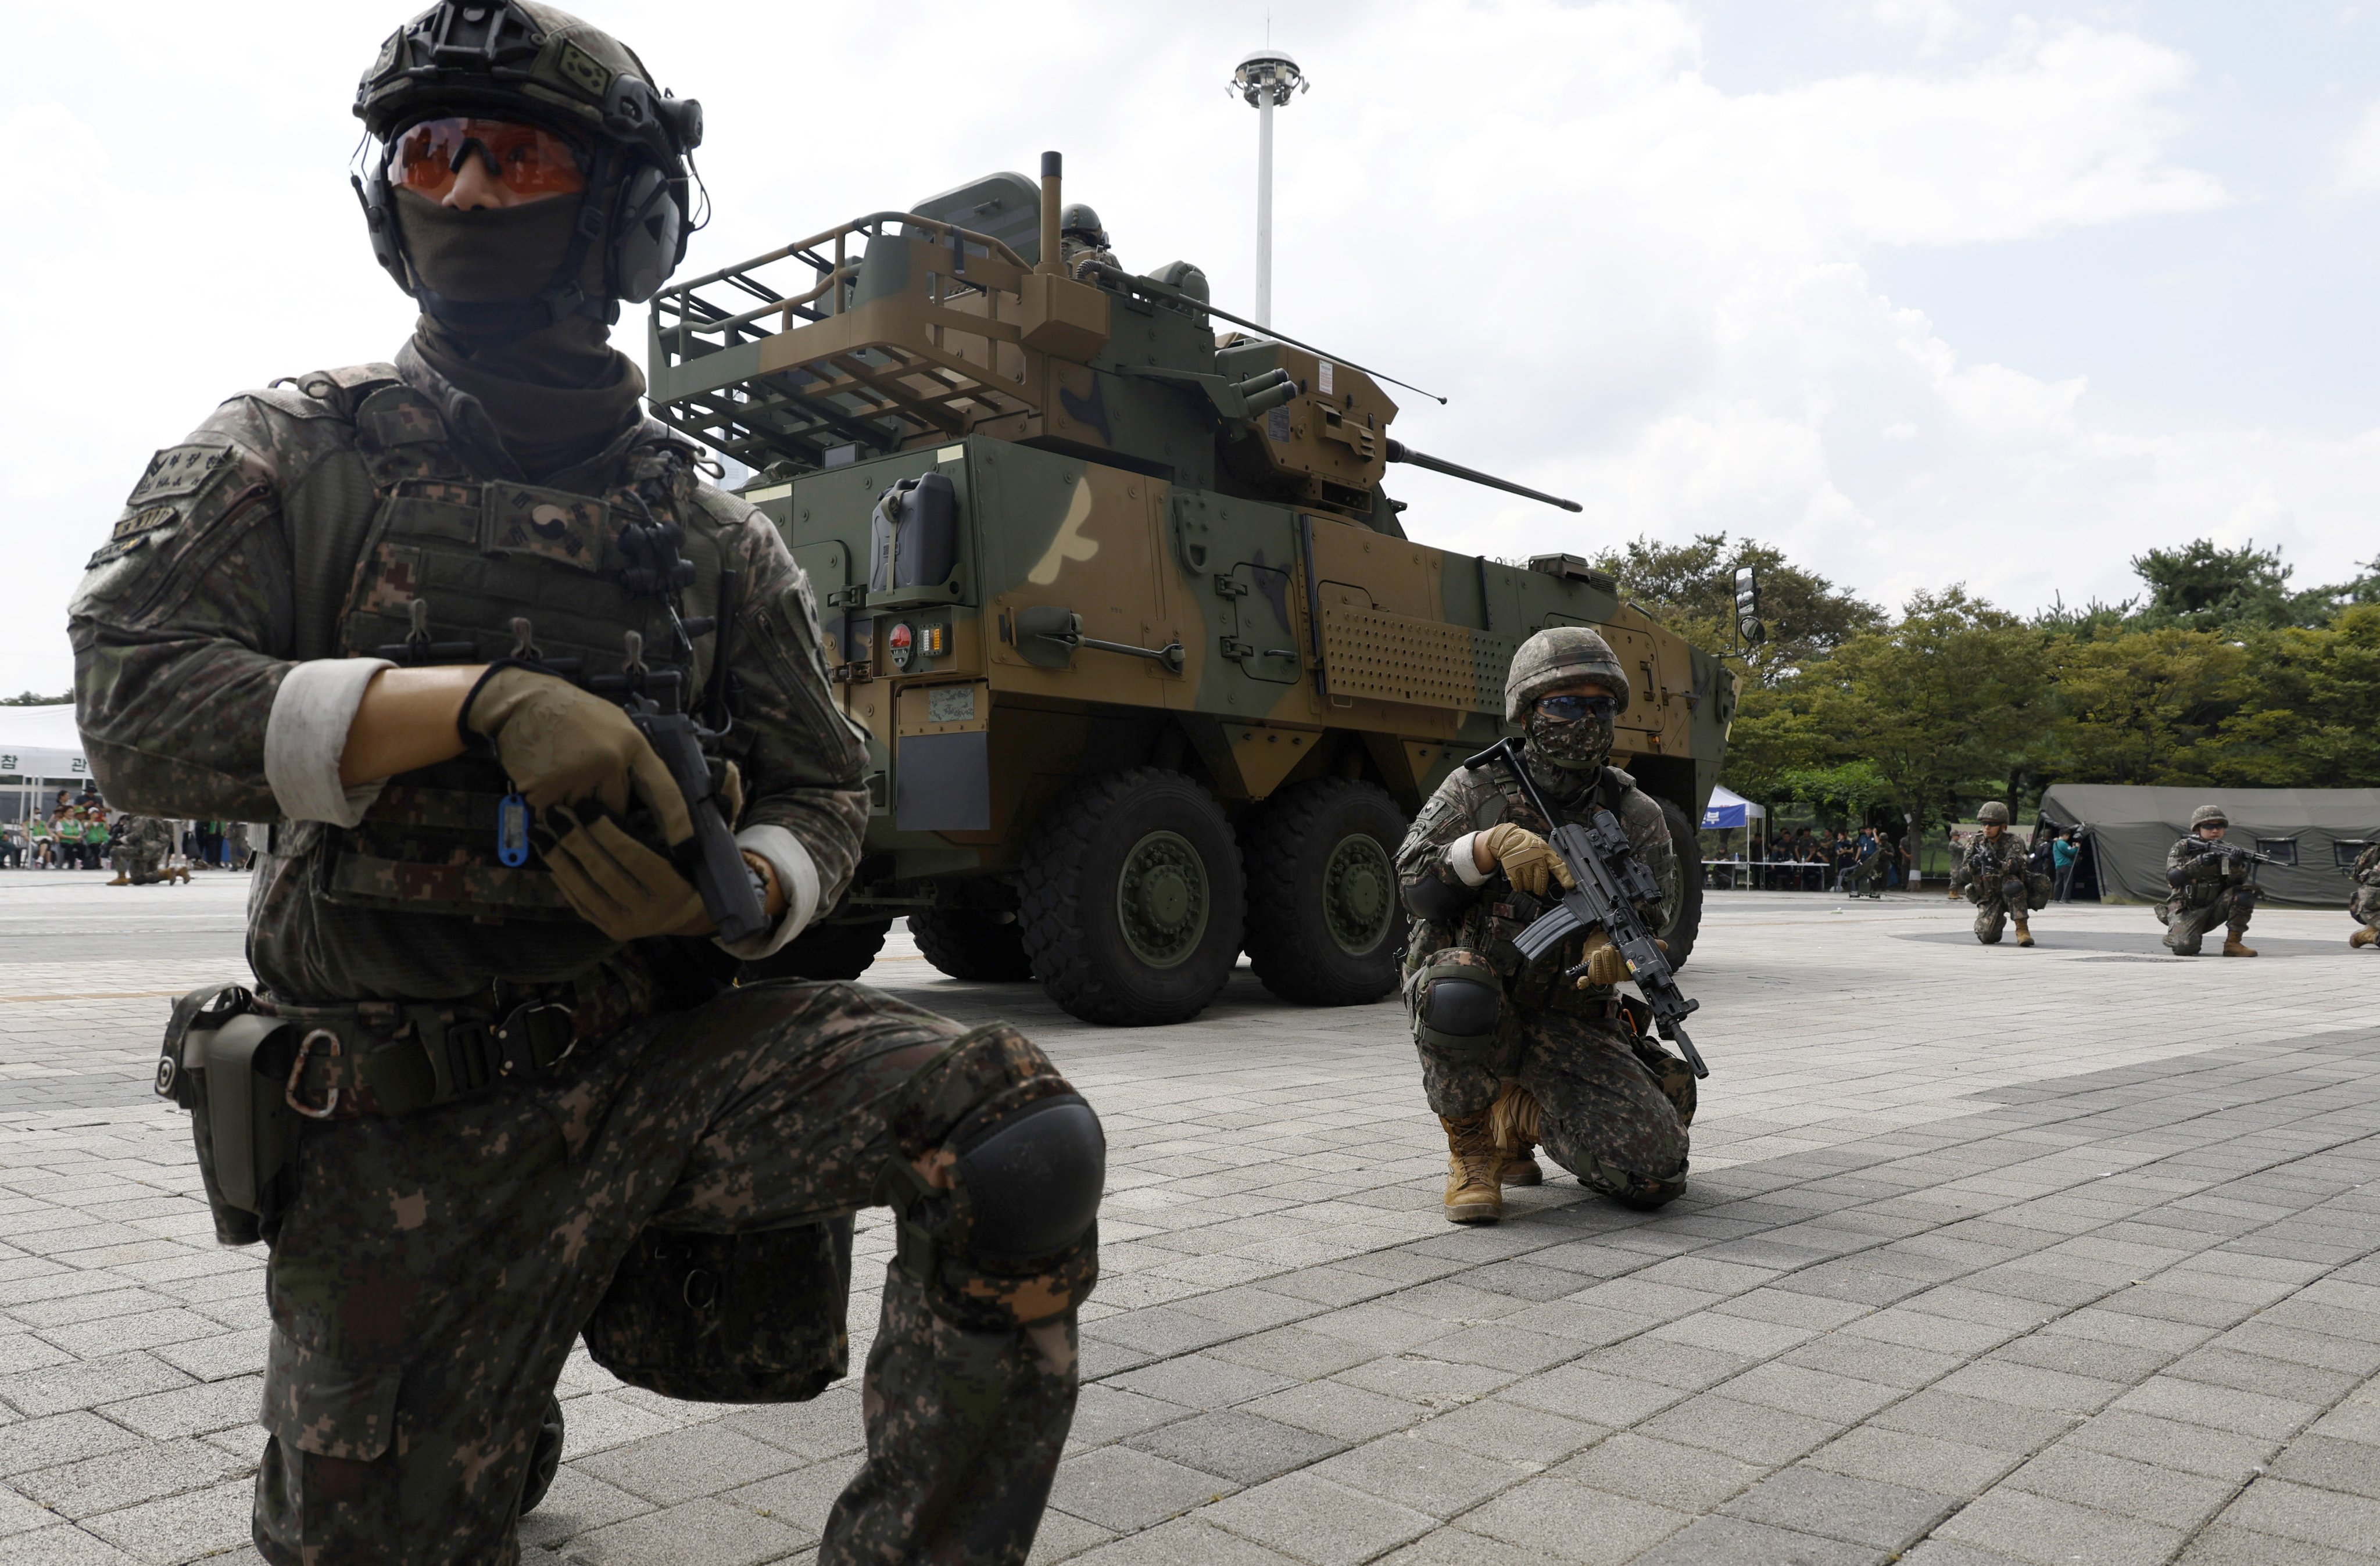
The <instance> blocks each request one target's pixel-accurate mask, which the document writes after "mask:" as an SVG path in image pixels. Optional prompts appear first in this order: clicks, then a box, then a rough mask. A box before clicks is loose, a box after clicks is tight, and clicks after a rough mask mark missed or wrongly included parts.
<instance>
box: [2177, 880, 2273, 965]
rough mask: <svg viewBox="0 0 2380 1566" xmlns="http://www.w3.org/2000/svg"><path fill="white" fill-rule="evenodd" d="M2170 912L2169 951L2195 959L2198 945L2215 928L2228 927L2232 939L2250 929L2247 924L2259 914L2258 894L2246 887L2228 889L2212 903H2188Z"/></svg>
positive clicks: (2216, 895) (2237, 937) (2220, 893)
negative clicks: (2257, 911)
mask: <svg viewBox="0 0 2380 1566" xmlns="http://www.w3.org/2000/svg"><path fill="white" fill-rule="evenodd" d="M2168 909H2169V910H2170V912H2169V916H2168V918H2167V921H2166V927H2165V944H2166V948H2167V950H2168V951H2170V952H2172V953H2175V954H2176V955H2178V956H2183V957H2195V956H2197V955H2198V945H2199V942H2200V941H2204V940H2205V939H2206V934H2207V932H2208V931H2209V930H2211V929H2214V928H2215V927H2216V925H2224V926H2227V927H2228V929H2229V930H2230V934H2231V938H2232V939H2233V940H2235V941H2236V940H2238V939H2239V938H2240V936H2241V935H2243V934H2245V933H2246V932H2247V929H2248V921H2249V919H2250V918H2252V917H2254V915H2255V912H2256V894H2255V893H2254V892H2252V891H2250V890H2249V889H2248V888H2246V887H2244V886H2239V887H2227V888H2225V889H2224V890H2223V891H2221V892H2216V894H2215V898H2214V900H2213V901H2212V902H2208V903H2198V904H2189V903H2185V904H2182V905H2181V906H2180V907H2179V908H2173V907H2172V906H2171V904H2168Z"/></svg>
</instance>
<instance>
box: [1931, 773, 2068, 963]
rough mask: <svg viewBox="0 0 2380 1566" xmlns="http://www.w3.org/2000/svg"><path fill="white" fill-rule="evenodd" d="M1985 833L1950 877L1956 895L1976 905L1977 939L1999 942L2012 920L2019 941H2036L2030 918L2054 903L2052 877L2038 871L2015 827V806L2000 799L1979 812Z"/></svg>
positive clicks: (1973, 844) (1985, 942)
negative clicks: (2012, 818) (2012, 811)
mask: <svg viewBox="0 0 2380 1566" xmlns="http://www.w3.org/2000/svg"><path fill="white" fill-rule="evenodd" d="M1975 819H1977V820H1979V821H1981V822H1983V823H1984V831H1983V834H1982V835H1981V836H1979V837H1977V838H1976V839H1975V841H1974V842H1973V843H1972V844H1968V846H1967V856H1966V857H1965V858H1963V859H1961V860H1960V861H1959V868H1958V869H1957V870H1955V871H1953V872H1952V873H1951V876H1950V894H1951V895H1952V896H1954V897H1956V896H1960V895H1961V894H1963V895H1964V896H1965V897H1966V899H1967V901H1968V902H1970V903H1973V904H1974V905H1975V939H1976V940H1977V941H1982V942H1983V943H1984V944H1985V945H1986V946H1997V945H1998V944H1999V939H2000V933H2001V931H2003V930H2004V929H2007V928H2008V921H2009V920H2010V919H2011V918H2013V919H2014V920H2015V921H2016V943H2017V944H2018V945H2019V946H2030V945H2032V944H2033V930H2032V929H2031V928H2030V927H2029V926H2028V925H2026V923H2025V916H2026V915H2027V914H2028V913H2030V912H2031V911H2032V910H2034V909H2035V908H2038V907H2040V906H2041V905H2042V904H2045V903H2046V902H2048V901H2049V878H2048V877H2046V876H2036V875H2034V874H2033V873H2032V869H2031V867H2030V866H2029V865H2028V864H2027V863H2026V861H2025V853H2024V844H2022V843H2019V842H2018V841H2017V839H2016V835H2015V834H2014V833H2013V832H2010V831H2009V807H2007V806H2005V805H2003V804H2001V803H2000V802H1999V801H1998V800H1997V799H1995V800H1992V801H1991V802H1989V803H1988V804H1986V805H1985V807H1983V808H1982V809H1981V810H1978V811H1976V812H1975Z"/></svg>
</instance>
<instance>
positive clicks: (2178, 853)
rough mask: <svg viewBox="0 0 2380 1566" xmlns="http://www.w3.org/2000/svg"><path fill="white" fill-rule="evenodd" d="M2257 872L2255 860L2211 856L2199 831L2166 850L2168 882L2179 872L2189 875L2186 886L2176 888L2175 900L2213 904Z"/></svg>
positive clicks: (2218, 855) (2219, 855) (2174, 890)
mask: <svg viewBox="0 0 2380 1566" xmlns="http://www.w3.org/2000/svg"><path fill="white" fill-rule="evenodd" d="M2255 869H2256V864H2255V861H2254V860H2253V859H2240V858H2234V857H2230V856H2225V855H2221V854H2209V853H2208V852H2207V851H2206V848H2205V844H2204V839H2202V838H2200V837H2199V835H2198V834H2197V833H2196V832H2192V834H2191V835H2190V836H2188V837H2185V838H2182V839H2181V840H2180V841H2179V842H2177V843H2176V844H2174V845H2173V846H2172V847H2171V848H2169V849H2168V850H2166V856H2165V873H2166V881H2167V883H2168V885H2170V884H2171V883H2172V880H2173V876H2174V872H2175V871H2177V870H2180V871H2183V872H2185V874H2186V878H2187V879H2186V881H2185V883H2184V884H2183V885H2180V886H2176V887H2174V889H2173V898H2174V900H2175V901H2178V902H2181V903H2201V904H2204V903H2211V902H2213V901H2214V900H2215V898H2216V894H2217V893H2219V892H2222V891H2224V890H2225V889H2226V888H2227V887H2228V886H2241V885H2245V884H2246V883H2247V880H2248V878H2249V877H2250V876H2251V875H2253V874H2254V873H2255Z"/></svg>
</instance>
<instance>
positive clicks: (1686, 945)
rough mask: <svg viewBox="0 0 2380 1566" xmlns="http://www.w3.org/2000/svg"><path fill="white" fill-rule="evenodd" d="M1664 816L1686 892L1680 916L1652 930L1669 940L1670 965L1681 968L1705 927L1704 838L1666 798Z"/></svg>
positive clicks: (1659, 802)
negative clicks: (1696, 832)
mask: <svg viewBox="0 0 2380 1566" xmlns="http://www.w3.org/2000/svg"><path fill="white" fill-rule="evenodd" d="M1658 804H1659V805H1660V807H1661V817H1662V819H1664V820H1666V821H1668V822H1669V823H1670V852H1671V853H1672V854H1675V855H1676V856H1678V873H1679V875H1681V876H1682V877H1683V878H1684V880H1685V895H1684V896H1682V897H1681V898H1680V899H1678V912H1677V917H1674V918H1672V919H1671V920H1670V928H1669V929H1661V930H1655V931H1654V932H1653V933H1654V934H1656V935H1658V936H1659V937H1660V938H1661V939H1662V940H1664V941H1668V942H1669V943H1670V966H1671V967H1673V968H1682V967H1683V966H1685V965H1686V959H1687V958H1688V957H1689V956H1692V955H1693V954H1694V937H1696V936H1697V935H1699V934H1701V933H1702V928H1703V840H1702V839H1701V838H1699V837H1697V836H1695V835H1694V822H1693V821H1691V820H1689V819H1686V813H1685V812H1684V811H1683V810H1681V809H1679V808H1678V807H1676V806H1674V805H1672V804H1670V802H1669V801H1668V800H1666V799H1663V800H1660V801H1658Z"/></svg>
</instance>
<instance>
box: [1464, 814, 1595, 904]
mask: <svg viewBox="0 0 2380 1566" xmlns="http://www.w3.org/2000/svg"><path fill="white" fill-rule="evenodd" d="M1478 842H1479V844H1480V846H1482V847H1484V848H1486V849H1487V850H1488V858H1489V859H1490V860H1491V861H1493V862H1494V864H1495V866H1496V868H1499V869H1500V870H1502V871H1503V872H1504V877H1505V879H1506V880H1510V881H1511V882H1512V884H1513V886H1515V887H1517V888H1518V889H1520V890H1521V891H1523V892H1527V893H1528V894H1529V895H1530V896H1532V897H1543V896H1544V895H1545V894H1546V882H1547V880H1548V878H1550V879H1551V880H1557V881H1560V883H1561V884H1562V886H1563V888H1564V889H1565V890H1568V889H1570V888H1573V887H1575V886H1577V885H1578V882H1577V880H1574V879H1573V877H1572V875H1571V873H1570V867H1569V866H1568V865H1565V864H1563V863H1562V861H1561V856H1560V855H1559V854H1557V853H1555V852H1554V849H1553V844H1549V843H1548V842H1547V841H1546V840H1545V839H1544V838H1542V837H1539V836H1538V835H1537V834H1536V832H1531V831H1530V830H1529V829H1528V828H1526V827H1524V826H1519V825H1516V824H1514V823H1513V822H1511V821H1499V822H1497V823H1496V824H1495V825H1494V826H1492V827H1489V828H1488V830H1487V831H1486V832H1481V833H1480V834H1479V838H1478Z"/></svg>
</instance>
